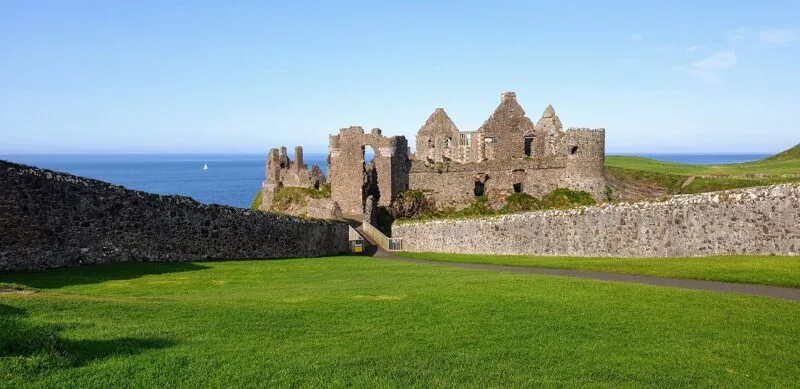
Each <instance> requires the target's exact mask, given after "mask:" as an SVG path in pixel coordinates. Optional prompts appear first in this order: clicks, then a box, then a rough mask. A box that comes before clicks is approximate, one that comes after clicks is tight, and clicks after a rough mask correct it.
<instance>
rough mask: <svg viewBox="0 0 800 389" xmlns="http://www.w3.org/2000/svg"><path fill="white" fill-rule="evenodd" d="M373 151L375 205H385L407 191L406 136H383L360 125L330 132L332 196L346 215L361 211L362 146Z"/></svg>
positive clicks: (362, 187) (377, 130) (362, 182)
mask: <svg viewBox="0 0 800 389" xmlns="http://www.w3.org/2000/svg"><path fill="white" fill-rule="evenodd" d="M366 146H369V147H371V148H372V149H373V151H374V152H375V157H374V160H373V163H374V170H373V172H374V174H376V176H377V177H376V179H377V187H378V189H379V191H380V193H379V194H378V195H377V196H375V197H376V198H377V200H378V204H379V205H381V206H388V205H389V204H390V203H391V201H392V200H393V199H394V198H395V196H397V194H399V193H400V192H403V191H406V190H408V165H409V159H408V143H407V141H406V139H405V137H402V136H393V137H386V136H383V135H382V134H381V130H380V129H378V128H374V129H372V130H371V131H370V132H369V133H365V132H364V129H363V128H361V127H348V128H342V129H341V130H339V134H337V135H331V137H330V145H329V148H328V151H329V154H328V160H329V166H328V169H329V171H330V176H331V177H330V181H331V199H332V200H333V201H335V202H336V203H337V204H338V205H339V207H340V209H341V211H342V213H343V214H344V215H346V216H353V215H358V218H359V219H360V218H361V215H362V213H363V212H364V200H365V199H366V197H367V196H368V195H369V194H368V193H366V192H365V191H364V187H365V184H366V176H365V173H366V170H367V169H366V168H367V166H366V165H365V162H367V161H364V151H365V149H364V148H365V147H366Z"/></svg>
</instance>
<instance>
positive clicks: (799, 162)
mask: <svg viewBox="0 0 800 389" xmlns="http://www.w3.org/2000/svg"><path fill="white" fill-rule="evenodd" d="M606 175H612V176H616V177H618V178H619V179H621V180H627V181H632V182H637V183H640V184H643V185H650V186H657V187H660V188H663V189H664V190H665V191H666V192H667V194H678V193H702V192H713V191H718V190H726V189H735V188H744V187H751V186H763V185H773V184H781V183H790V182H800V145H797V146H795V147H793V148H791V149H788V150H785V151H783V152H781V153H779V154H776V155H774V156H772V157H769V158H765V159H761V160H758V161H753V162H745V163H735V164H723V165H690V164H682V163H672V162H663V161H657V160H654V159H649V158H643V157H630V156H608V157H606ZM688 177H695V179H694V180H693V181H692V182H691V183H690V184H689V185H687V186H686V187H685V188H681V185H682V184H683V183H684V181H686V179H687V178H688Z"/></svg>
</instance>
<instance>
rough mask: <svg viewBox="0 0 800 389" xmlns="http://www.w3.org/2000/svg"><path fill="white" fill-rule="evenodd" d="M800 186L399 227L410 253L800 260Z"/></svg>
mask: <svg viewBox="0 0 800 389" xmlns="http://www.w3.org/2000/svg"><path fill="white" fill-rule="evenodd" d="M798 225H800V185H797V184H793V185H776V186H769V187H758V188H746V189H737V190H731V191H724V192H714V193H702V194H696V195H680V196H675V197H673V198H671V199H670V200H668V201H664V202H640V203H630V204H615V205H602V206H596V207H587V208H578V209H572V210H548V211H539V212H530V213H524V214H515V215H504V216H500V217H494V218H485V219H473V220H437V221H430V222H421V223H403V224H395V225H393V226H392V235H393V237H396V238H402V239H403V249H404V250H408V251H428V252H450V253H476V254H525V255H561V256H612V257H683V256H702V255H734V254H762V255H765V254H779V255H799V254H800V229H798V228H797V226H798Z"/></svg>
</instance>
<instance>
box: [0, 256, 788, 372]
mask: <svg viewBox="0 0 800 389" xmlns="http://www.w3.org/2000/svg"><path fill="white" fill-rule="evenodd" d="M0 281H3V282H14V283H17V284H23V285H27V286H30V287H34V288H38V289H39V290H42V292H39V293H34V294H29V295H21V294H0V386H4V387H14V388H19V387H33V386H37V387H38V386H64V385H67V386H71V387H103V388H105V387H198V386H202V387H207V386H212V387H242V386H246V387H275V386H278V387H290V386H291V387H314V388H316V387H352V386H356V387H488V386H492V387H541V386H562V387H564V386H566V387H576V386H577V387H581V386H593V387H597V386H601V387H641V386H650V387H670V388H673V387H692V388H694V387H721V386H722V387H789V386H793V385H795V384H796V383H797V377H798V376H800V354H798V353H797V350H798V349H800V337H798V336H797V334H798V333H800V321H798V320H797V318H798V317H800V304H797V303H796V302H790V301H783V300H778V299H770V298H761V297H748V296H740V295H732V294H721V293H712V292H703V291H688V290H681V289H673V288H662V287H654V286H646V285H636V284H619V283H610V282H600V281H592V280H580V279H572V278H564V277H545V276H533V275H525V274H514V273H503V272H486V271H473V270H467V269H453V268H444V267H434V266H423V265H415V264H408V263H397V262H388V261H377V260H372V259H368V258H362V257H336V258H322V259H308V260H304V259H301V260H285V261H237V262H212V263H203V264H156V263H149V264H118V265H104V266H91V267H83V268H74V269H68V270H56V271H51V272H38V273H14V274H3V275H0Z"/></svg>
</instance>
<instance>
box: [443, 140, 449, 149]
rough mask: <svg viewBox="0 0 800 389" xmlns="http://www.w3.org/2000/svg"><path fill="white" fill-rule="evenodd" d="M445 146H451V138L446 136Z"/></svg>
mask: <svg viewBox="0 0 800 389" xmlns="http://www.w3.org/2000/svg"><path fill="white" fill-rule="evenodd" d="M444 147H445V148H448V149H449V148H450V138H445V140H444Z"/></svg>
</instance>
